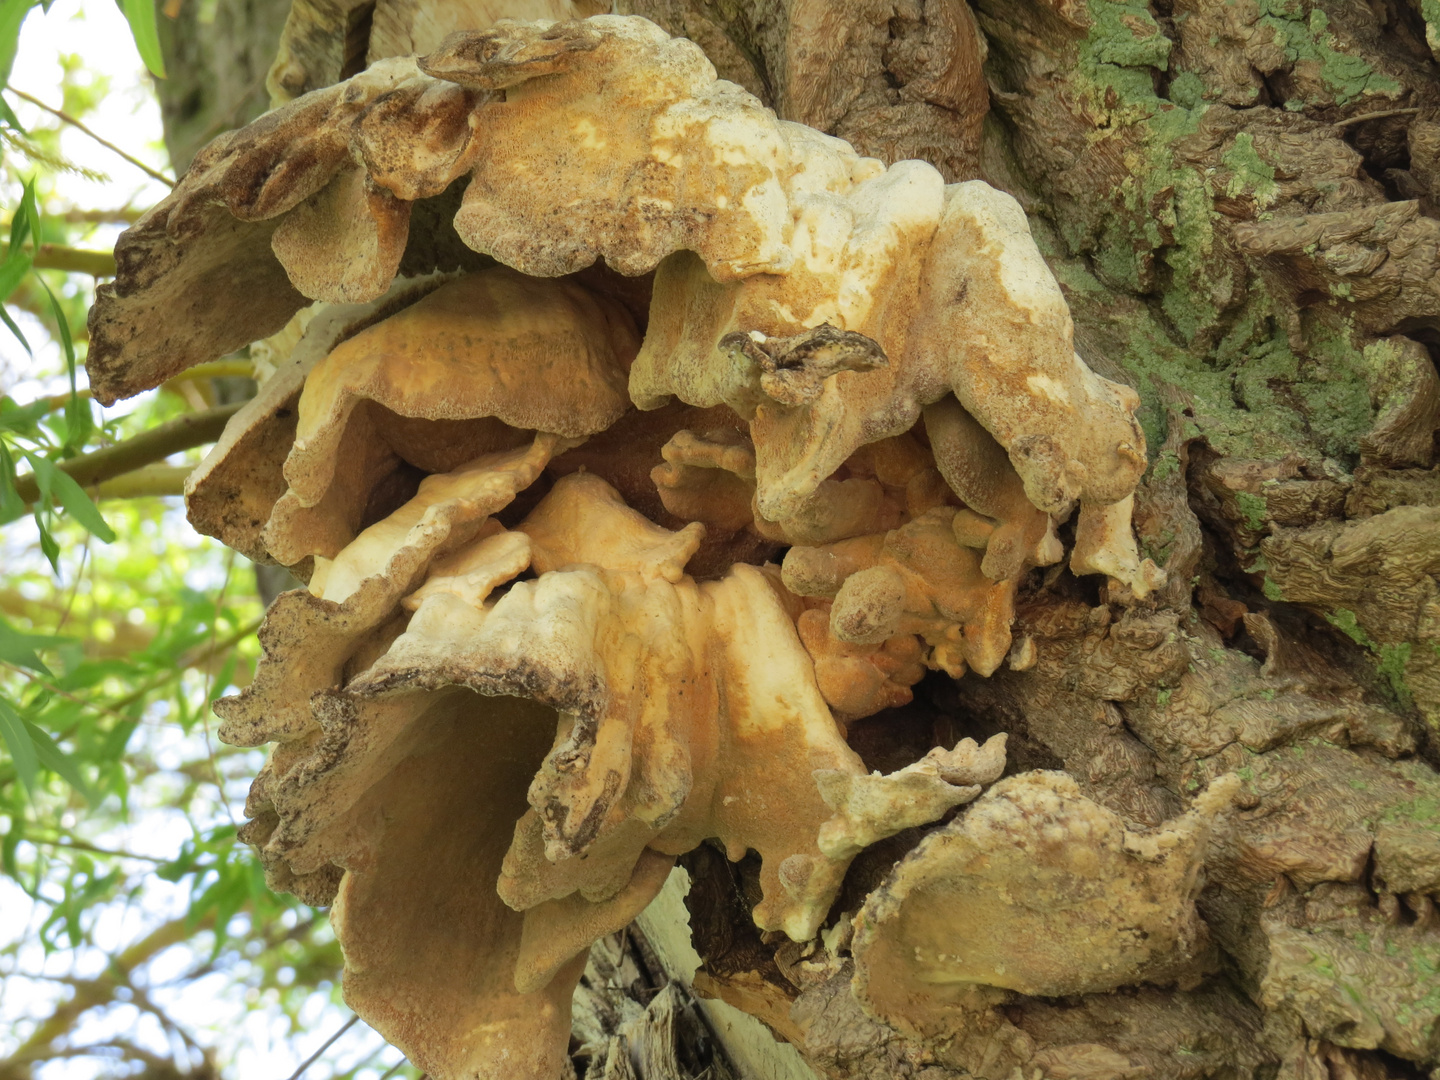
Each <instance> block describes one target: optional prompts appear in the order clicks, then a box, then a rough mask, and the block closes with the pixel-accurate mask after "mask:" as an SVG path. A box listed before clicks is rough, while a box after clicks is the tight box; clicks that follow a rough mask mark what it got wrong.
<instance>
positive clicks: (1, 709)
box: [0, 698, 40, 795]
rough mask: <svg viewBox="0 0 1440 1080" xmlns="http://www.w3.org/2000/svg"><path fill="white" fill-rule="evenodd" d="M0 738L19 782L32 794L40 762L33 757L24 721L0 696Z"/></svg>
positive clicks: (28, 733)
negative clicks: (8, 752)
mask: <svg viewBox="0 0 1440 1080" xmlns="http://www.w3.org/2000/svg"><path fill="white" fill-rule="evenodd" d="M0 740H3V741H4V743H5V747H6V749H8V750H9V751H10V759H11V760H12V761H14V762H15V772H16V774H17V775H18V776H19V777H20V782H21V783H22V784H24V785H25V789H26V790H27V791H29V792H30V793H31V794H32V795H33V794H34V793H35V785H36V783H37V780H38V777H39V773H40V764H39V762H38V760H37V759H36V757H35V744H34V743H33V742H31V741H30V732H29V730H28V729H27V728H26V726H25V721H24V720H22V719H20V714H19V713H17V712H16V711H15V708H14V706H12V705H11V704H10V703H9V702H8V701H6V700H5V699H4V698H0Z"/></svg>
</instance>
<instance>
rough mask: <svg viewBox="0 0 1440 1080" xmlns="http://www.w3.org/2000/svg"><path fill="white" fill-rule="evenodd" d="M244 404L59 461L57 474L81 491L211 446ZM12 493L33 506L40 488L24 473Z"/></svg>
mask: <svg viewBox="0 0 1440 1080" xmlns="http://www.w3.org/2000/svg"><path fill="white" fill-rule="evenodd" d="M243 404H244V402H243V401H237V402H234V403H232V404H230V405H221V406H219V407H217V408H214V409H206V410H205V411H204V412H197V413H191V414H190V415H188V416H182V417H180V418H179V419H177V420H171V421H169V422H168V423H165V424H160V425H159V426H158V427H153V428H151V429H150V430H149V431H143V432H141V433H140V434H139V435H136V436H135V437H134V438H133V439H126V440H125V441H124V442H122V443H116V444H115V445H114V446H107V447H105V448H104V449H103V450H96V451H94V452H93V453H90V454H82V455H81V456H80V457H76V458H71V459H70V460H69V461H62V462H60V463H59V468H60V471H61V472H64V473H68V474H69V475H70V476H71V477H73V478H74V480H75V481H76V482H77V483H79V484H80V485H81V486H82V487H91V486H93V485H95V484H99V483H101V482H103V481H105V480H109V479H112V478H113V477H117V476H122V475H124V474H125V473H128V472H132V471H134V470H136V469H139V468H141V467H142V466H145V465H150V464H153V463H154V462H157V461H163V460H164V459H165V458H167V457H169V456H170V455H171V454H175V453H178V452H179V451H181V450H189V449H191V448H193V447H196V446H203V445H204V444H205V443H211V442H214V441H215V440H216V439H218V438H219V437H220V433H221V432H222V431H224V430H225V424H226V423H227V422H228V421H229V419H230V417H232V416H234V415H235V414H236V413H237V412H239V411H240V407H241V406H242V405H243ZM15 491H16V493H17V494H18V495H19V496H20V498H21V499H23V500H24V501H25V502H27V503H33V502H35V501H36V500H37V499H39V498H40V485H39V484H38V483H36V481H35V476H34V474H32V473H26V474H25V475H24V476H22V477H20V478H19V479H17V480H16V481H15Z"/></svg>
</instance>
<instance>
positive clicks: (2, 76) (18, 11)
mask: <svg viewBox="0 0 1440 1080" xmlns="http://www.w3.org/2000/svg"><path fill="white" fill-rule="evenodd" d="M34 6H35V4H34V0H0V85H3V84H4V83H7V82H9V81H10V69H11V68H13V67H14V66H15V54H16V52H17V51H18V50H19V48H20V27H21V25H23V24H24V22H25V16H26V15H28V14H30V9H31V8H32V7H34ZM6 111H7V112H8V111H9V110H8V109H7V110H6ZM12 115H13V114H12ZM6 122H7V123H9V122H10V119H9V118H8V117H7V118H6ZM11 126H12V127H15V128H19V127H20V125H19V124H18V123H16V124H12V125H11Z"/></svg>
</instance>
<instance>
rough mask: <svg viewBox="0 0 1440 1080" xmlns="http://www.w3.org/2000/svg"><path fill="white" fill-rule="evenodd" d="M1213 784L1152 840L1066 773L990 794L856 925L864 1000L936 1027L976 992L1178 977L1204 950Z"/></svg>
mask: <svg viewBox="0 0 1440 1080" xmlns="http://www.w3.org/2000/svg"><path fill="white" fill-rule="evenodd" d="M1235 790H1236V781H1235V780H1234V778H1233V777H1229V778H1225V779H1223V780H1220V781H1216V782H1215V783H1214V784H1212V785H1211V787H1210V788H1209V789H1207V791H1206V792H1204V793H1203V794H1202V795H1201V796H1200V797H1199V798H1198V799H1197V800H1196V803H1195V807H1194V809H1192V810H1191V811H1190V812H1189V813H1187V814H1185V815H1184V816H1183V817H1181V818H1179V819H1177V820H1176V821H1173V822H1170V823H1168V824H1167V825H1165V826H1162V827H1161V828H1159V829H1155V830H1152V831H1149V832H1133V831H1130V830H1127V829H1126V828H1125V826H1124V824H1123V823H1122V822H1121V820H1120V819H1119V817H1117V816H1116V815H1115V814H1114V813H1112V812H1111V811H1109V810H1107V809H1106V808H1105V807H1102V806H1100V805H1099V804H1097V803H1095V802H1092V801H1091V800H1089V799H1087V798H1085V797H1084V796H1083V795H1081V794H1080V789H1079V787H1078V786H1077V785H1076V783H1075V781H1074V780H1073V779H1072V778H1071V777H1070V776H1068V775H1067V774H1065V773H1059V772H1038V771H1037V772H1029V773H1021V774H1020V775H1018V776H1012V777H1009V778H1007V779H1005V780H1002V781H1001V782H1000V783H998V784H996V785H994V787H992V788H991V789H990V790H989V791H987V792H986V793H985V795H984V796H983V797H982V798H981V799H980V800H979V801H977V802H976V803H975V805H974V806H973V807H972V808H971V809H970V810H969V812H967V813H966V814H965V815H964V817H961V818H957V819H956V820H955V821H953V822H951V823H950V824H949V825H946V826H944V827H943V828H941V829H938V830H936V831H934V832H932V833H930V834H929V835H928V836H927V837H926V838H925V839H924V840H922V841H921V842H920V845H919V846H918V847H916V848H915V850H914V851H912V852H911V853H910V854H909V855H907V856H906V857H905V858H904V859H902V860H901V861H900V862H899V863H898V864H896V867H895V869H894V871H893V872H892V873H891V875H890V877H889V879H888V880H887V881H886V882H885V883H884V884H883V885H882V886H881V887H880V888H879V889H877V890H876V891H875V892H874V893H872V894H871V895H870V897H869V899H867V900H866V902H865V906H864V908H863V909H862V910H861V912H860V913H859V915H857V916H856V918H855V938H854V942H853V945H852V949H853V952H854V955H855V990H856V993H857V994H858V995H859V997H860V999H861V1001H863V1002H865V1003H866V1005H867V1007H868V1008H870V1009H872V1010H874V1011H875V1013H876V1014H878V1015H879V1016H881V1017H882V1018H884V1019H888V1020H890V1021H891V1022H892V1023H896V1024H899V1025H901V1026H904V1027H910V1028H914V1027H917V1026H918V1027H921V1028H924V1027H927V1026H933V1025H935V1024H936V1023H937V1022H938V1025H939V1026H940V1027H942V1028H943V1027H945V1026H947V1024H950V1023H954V1022H955V1014H951V1015H950V1016H949V1019H948V1020H947V1018H946V1017H947V1007H955V1006H962V1005H964V1004H966V1003H967V1002H972V1001H974V1000H976V998H975V997H974V994H975V991H976V988H977V987H979V988H987V987H988V988H998V989H1002V990H1016V991H1019V992H1021V993H1025V994H1038V995H1042V996H1047V997H1055V996H1060V995H1064V994H1081V993H1090V992H1094V991H1103V990H1111V989H1114V988H1115V987H1117V986H1123V985H1125V984H1127V983H1132V982H1135V981H1137V980H1139V979H1144V978H1146V977H1158V976H1160V974H1161V973H1162V972H1165V971H1166V970H1168V971H1170V972H1172V973H1173V972H1175V971H1176V970H1177V969H1178V968H1179V966H1180V964H1181V962H1183V961H1185V960H1187V959H1189V958H1190V957H1191V956H1192V955H1193V954H1194V953H1195V951H1196V950H1197V948H1198V946H1199V945H1200V944H1202V943H1203V940H1204V939H1203V936H1202V935H1203V932H1204V924H1203V923H1201V922H1200V920H1199V918H1198V916H1197V915H1196V912H1195V907H1194V898H1195V895H1196V893H1197V892H1198V891H1199V872H1200V864H1201V861H1202V859H1203V857H1204V846H1205V839H1206V836H1207V834H1208V832H1209V824H1210V821H1211V819H1212V818H1213V817H1214V815H1215V814H1216V813H1218V812H1219V811H1220V810H1221V809H1222V808H1223V807H1224V806H1226V805H1228V803H1229V801H1230V799H1231V798H1232V797H1233V795H1234V793H1235Z"/></svg>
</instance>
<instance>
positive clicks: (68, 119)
mask: <svg viewBox="0 0 1440 1080" xmlns="http://www.w3.org/2000/svg"><path fill="white" fill-rule="evenodd" d="M5 89H7V90H9V91H10V93H12V94H14V95H15V96H16V97H18V98H23V99H24V100H26V101H28V102H30V104H31V105H34V106H35V107H36V108H40V109H44V110H45V111H46V112H48V113H49V114H50V115H51V116H54V117H58V118H59V119H60V120H63V121H64V122H65V123H67V124H69V125H70V126H71V127H73V128H78V129H79V130H81V131H83V132H84V133H85V134H86V135H89V136H90V138H92V139H94V140H95V141H96V142H97V143H99V144H100V145H101V146H103V147H105V149H107V150H113V151H114V152H115V153H117V154H119V155H120V156H121V157H122V158H124V159H125V160H126V161H128V162H129V163H130V164H131V165H134V166H135V167H136V168H137V169H139V170H140V171H141V172H143V173H145V175H147V176H153V177H154V178H155V179H156V180H159V181H160V182H161V183H162V184H165V185H167V186H168V187H174V186H175V181H174V180H171V179H170V178H169V177H168V176H166V175H165V174H164V173H162V172H156V171H155V170H154V169H152V168H151V167H150V166H149V165H146V164H145V163H144V162H143V161H141V160H140V159H139V158H137V157H132V156H131V155H129V154H127V153H126V152H125V151H124V150H121V149H120V147H118V146H116V145H115V144H114V143H112V142H111V141H110V140H109V139H105V138H102V137H101V136H99V135H97V134H95V132H93V131H91V130H90V129H89V128H88V127H86V126H85V125H84V124H82V123H81V122H80V121H79V120H76V119H75V117H73V116H71V115H70V114H69V113H66V112H61V111H60V110H59V109H56V108H52V107H51V106H49V105H46V104H45V102H43V101H41V100H40V99H39V98H37V97H32V96H31V95H29V94H27V93H25V91H24V90H17V89H15V87H13V86H9V85H7V86H6V87H5Z"/></svg>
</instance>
